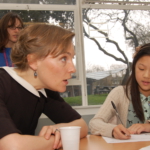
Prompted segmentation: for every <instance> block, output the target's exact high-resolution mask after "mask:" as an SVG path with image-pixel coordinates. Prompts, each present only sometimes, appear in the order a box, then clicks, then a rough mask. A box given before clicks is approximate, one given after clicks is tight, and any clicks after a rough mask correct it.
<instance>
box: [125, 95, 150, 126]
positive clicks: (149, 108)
mask: <svg viewBox="0 0 150 150" xmlns="http://www.w3.org/2000/svg"><path fill="white" fill-rule="evenodd" d="M140 98H141V102H142V107H143V111H144V117H145V120H150V96H148V97H145V96H144V95H143V94H140ZM136 123H142V122H141V121H140V119H139V118H138V117H137V116H136V114H135V111H134V109H133V105H132V102H131V101H130V104H129V108H128V116H127V128H128V127H130V126H131V125H132V124H136Z"/></svg>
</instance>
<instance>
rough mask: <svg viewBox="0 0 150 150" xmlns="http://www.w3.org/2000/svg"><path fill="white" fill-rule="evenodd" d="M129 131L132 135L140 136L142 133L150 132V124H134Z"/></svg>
mask: <svg viewBox="0 0 150 150" xmlns="http://www.w3.org/2000/svg"><path fill="white" fill-rule="evenodd" d="M128 131H129V132H130V134H140V133H141V132H150V124H148V123H145V124H140V123H137V124H133V125H132V126H130V127H129V128H128Z"/></svg>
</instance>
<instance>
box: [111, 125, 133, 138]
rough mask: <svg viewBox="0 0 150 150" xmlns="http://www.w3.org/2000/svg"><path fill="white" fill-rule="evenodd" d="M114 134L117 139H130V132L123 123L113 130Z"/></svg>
mask: <svg viewBox="0 0 150 150" xmlns="http://www.w3.org/2000/svg"><path fill="white" fill-rule="evenodd" d="M112 135H113V137H114V138H115V139H120V140H127V139H130V137H131V136H130V132H129V131H128V129H126V128H125V127H124V126H123V125H122V124H119V125H117V126H116V127H115V128H114V129H113V131H112Z"/></svg>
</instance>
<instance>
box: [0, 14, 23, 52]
mask: <svg viewBox="0 0 150 150" xmlns="http://www.w3.org/2000/svg"><path fill="white" fill-rule="evenodd" d="M16 19H18V20H19V21H20V23H21V26H22V27H23V21H22V19H21V18H20V16H19V15H18V14H16V13H14V12H9V13H7V14H5V15H4V16H3V17H2V18H1V19H0V52H3V49H4V48H5V45H6V44H7V43H8V40H9V35H8V32H7V28H8V24H9V22H11V24H10V25H9V26H12V27H13V26H15V23H16Z"/></svg>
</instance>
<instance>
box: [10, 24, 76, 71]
mask: <svg viewBox="0 0 150 150" xmlns="http://www.w3.org/2000/svg"><path fill="white" fill-rule="evenodd" d="M74 35H75V34H74V33H73V32H71V31H69V30H66V29H63V28H61V27H58V26H55V25H48V24H33V25H29V26H27V27H26V28H25V29H23V30H22V31H21V32H20V35H19V38H18V41H17V42H16V43H15V44H14V46H13V48H12V51H11V59H12V63H13V64H14V65H15V66H17V67H18V69H20V70H22V71H23V70H26V69H28V67H29V64H28V61H27V56H28V55H29V54H34V56H35V57H34V59H42V58H45V57H46V56H47V55H49V54H51V55H52V56H53V57H57V56H58V55H60V54H62V53H64V52H66V50H67V48H68V46H69V45H70V44H71V42H72V39H73V37H74Z"/></svg>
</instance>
